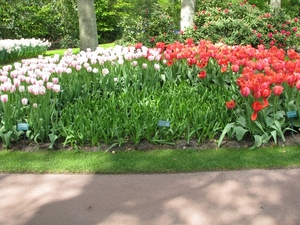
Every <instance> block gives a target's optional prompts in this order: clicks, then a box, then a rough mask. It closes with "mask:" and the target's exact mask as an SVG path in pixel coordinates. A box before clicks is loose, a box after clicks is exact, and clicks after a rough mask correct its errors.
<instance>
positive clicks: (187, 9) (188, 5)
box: [180, 0, 196, 31]
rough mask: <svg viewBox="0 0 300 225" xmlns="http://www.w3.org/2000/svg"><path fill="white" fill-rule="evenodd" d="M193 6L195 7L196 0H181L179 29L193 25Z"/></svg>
mask: <svg viewBox="0 0 300 225" xmlns="http://www.w3.org/2000/svg"><path fill="white" fill-rule="evenodd" d="M195 8H196V0H181V13H180V14H181V20H180V29H181V30H182V31H184V30H185V29H186V28H188V27H192V26H193V25H194V22H193V20H194V14H195Z"/></svg>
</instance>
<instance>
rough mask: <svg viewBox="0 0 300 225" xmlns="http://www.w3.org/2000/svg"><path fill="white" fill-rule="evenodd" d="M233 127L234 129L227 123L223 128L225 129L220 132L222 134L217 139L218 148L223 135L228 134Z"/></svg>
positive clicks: (231, 124)
mask: <svg viewBox="0 0 300 225" xmlns="http://www.w3.org/2000/svg"><path fill="white" fill-rule="evenodd" d="M233 127H234V123H228V124H227V125H226V126H225V128H224V130H223V132H222V134H221V136H220V138H219V140H218V148H220V146H221V142H222V141H223V139H224V137H225V135H226V134H227V133H229V131H230V130H231V129H232V128H233Z"/></svg>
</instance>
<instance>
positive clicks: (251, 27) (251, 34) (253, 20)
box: [183, 1, 300, 47]
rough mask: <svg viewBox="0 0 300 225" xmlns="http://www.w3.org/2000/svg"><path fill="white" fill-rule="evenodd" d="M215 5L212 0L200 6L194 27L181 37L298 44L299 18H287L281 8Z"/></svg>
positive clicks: (299, 41)
mask: <svg viewBox="0 0 300 225" xmlns="http://www.w3.org/2000/svg"><path fill="white" fill-rule="evenodd" d="M216 5H217V4H216V3H215V1H211V2H210V6H211V7H208V8H206V9H204V8H201V7H200V8H199V9H200V10H199V11H198V12H197V13H196V16H195V20H194V21H195V27H193V28H190V29H188V30H186V31H185V34H184V35H183V39H186V38H188V37H193V38H195V39H198V40H201V39H206V40H210V41H212V42H214V43H217V42H222V43H225V44H229V45H239V44H242V45H247V44H250V45H252V46H258V45H260V44H264V45H265V46H266V47H271V46H278V47H287V46H299V43H300V37H299V35H300V33H299V22H298V18H290V17H289V16H288V15H287V14H286V13H285V12H284V10H274V9H271V8H268V7H265V8H264V10H262V9H259V8H257V7H256V6H255V5H250V4H248V3H247V2H246V1H244V2H242V3H233V4H231V3H229V4H227V5H226V4H224V3H223V4H219V5H218V7H216Z"/></svg>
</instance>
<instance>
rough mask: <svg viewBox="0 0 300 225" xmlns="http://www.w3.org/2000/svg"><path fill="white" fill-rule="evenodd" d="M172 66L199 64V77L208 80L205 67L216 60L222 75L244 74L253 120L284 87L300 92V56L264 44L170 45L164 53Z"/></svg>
mask: <svg viewBox="0 0 300 225" xmlns="http://www.w3.org/2000/svg"><path fill="white" fill-rule="evenodd" d="M163 55H164V58H165V59H166V60H167V61H168V65H170V66H171V65H172V64H173V62H174V60H179V59H186V60H187V63H188V65H190V66H192V65H196V66H197V67H198V68H199V69H200V71H201V72H199V74H198V77H199V78H201V79H204V78H205V77H206V76H207V74H206V71H205V67H206V66H207V64H208V61H209V60H210V59H214V60H215V61H216V62H217V63H218V64H219V66H220V69H221V71H222V72H226V71H228V70H230V69H231V71H232V72H234V73H241V74H240V77H238V78H237V80H236V82H237V84H238V86H239V87H240V93H241V95H242V96H244V97H247V96H249V95H252V96H253V97H254V99H255V101H254V103H253V105H252V109H253V111H254V112H253V115H252V117H251V118H252V119H253V120H255V119H256V118H257V113H258V112H259V111H261V110H262V109H263V108H265V107H267V106H268V98H269V97H270V96H271V95H272V93H273V94H274V95H281V94H282V92H283V91H284V89H283V86H282V84H283V83H287V84H288V85H289V86H290V87H296V88H297V89H300V54H299V53H297V52H296V51H295V50H293V49H290V50H288V51H287V52H285V51H284V50H283V49H279V48H277V47H275V46H273V47H271V48H270V49H266V48H265V47H264V46H263V45H260V46H258V48H253V47H251V46H227V45H223V44H218V45H217V44H216V45H214V44H212V43H211V42H209V41H204V40H202V41H200V42H199V43H197V44H195V43H194V41H193V40H192V39H188V40H187V41H186V44H182V43H179V42H175V43H173V44H169V45H167V46H166V50H165V52H164V53H163ZM226 106H227V108H233V106H235V105H234V101H233V102H232V101H230V102H227V103H226Z"/></svg>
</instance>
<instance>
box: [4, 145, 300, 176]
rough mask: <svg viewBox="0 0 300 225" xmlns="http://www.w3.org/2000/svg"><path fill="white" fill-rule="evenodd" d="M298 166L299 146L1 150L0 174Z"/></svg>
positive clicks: (121, 172)
mask: <svg viewBox="0 0 300 225" xmlns="http://www.w3.org/2000/svg"><path fill="white" fill-rule="evenodd" d="M296 167H300V149H299V147H298V146H294V147H293V146H289V147H272V148H271V147H269V148H257V149H254V150H250V149H238V150H237V149H212V150H153V151H127V152H125V151H116V152H115V153H114V154H113V153H111V152H107V153H105V152H86V151H36V152H25V151H8V150H2V151H0V173H101V174H128V173H181V172H199V171H216V170H241V169H274V168H296Z"/></svg>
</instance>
